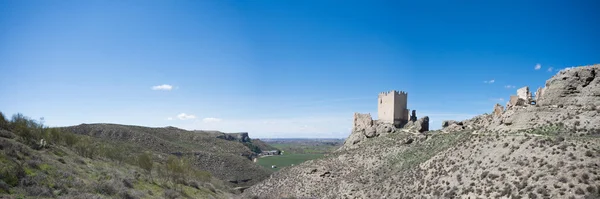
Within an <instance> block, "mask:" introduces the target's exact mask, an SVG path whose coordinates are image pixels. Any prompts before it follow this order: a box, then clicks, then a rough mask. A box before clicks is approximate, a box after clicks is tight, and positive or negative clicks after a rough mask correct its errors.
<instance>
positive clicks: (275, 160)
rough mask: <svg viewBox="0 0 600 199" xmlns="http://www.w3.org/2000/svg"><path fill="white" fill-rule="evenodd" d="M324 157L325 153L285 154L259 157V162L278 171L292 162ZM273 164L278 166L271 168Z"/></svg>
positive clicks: (296, 162)
mask: <svg viewBox="0 0 600 199" xmlns="http://www.w3.org/2000/svg"><path fill="white" fill-rule="evenodd" d="M320 157H323V154H284V155H275V156H267V157H262V158H258V164H259V165H261V166H263V167H265V168H267V169H270V170H272V171H278V170H279V169H281V168H284V167H289V166H291V165H292V164H294V165H298V164H300V163H302V162H305V161H308V160H313V159H317V158H320ZM271 165H276V166H277V168H271Z"/></svg>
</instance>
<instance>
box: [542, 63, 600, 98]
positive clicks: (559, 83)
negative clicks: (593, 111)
mask: <svg viewBox="0 0 600 199" xmlns="http://www.w3.org/2000/svg"><path fill="white" fill-rule="evenodd" d="M598 73H600V64H596V65H593V66H586V67H576V68H571V69H566V70H562V71H560V72H559V73H558V74H557V75H555V76H554V77H552V78H550V79H549V80H548V81H546V87H545V88H543V89H542V95H541V96H542V98H541V99H539V100H538V102H537V103H538V104H539V105H541V106H552V105H562V106H564V107H572V106H575V107H584V106H588V107H598V106H600V77H598V76H599V74H598Z"/></svg>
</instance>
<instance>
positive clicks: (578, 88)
mask: <svg viewBox="0 0 600 199" xmlns="http://www.w3.org/2000/svg"><path fill="white" fill-rule="evenodd" d="M598 73H600V65H593V66H585V67H577V68H573V69H570V70H566V71H561V72H559V74H557V75H556V76H554V77H552V78H551V79H550V80H548V81H547V82H546V87H545V88H543V89H541V90H542V92H540V93H541V94H539V96H540V98H539V100H538V102H537V104H538V105H528V104H526V103H519V104H518V105H514V106H510V107H508V108H507V109H504V108H502V109H499V108H495V109H490V110H497V111H496V112H495V113H494V114H486V115H482V116H478V117H475V118H473V119H470V120H465V121H461V122H447V124H450V125H447V126H446V127H445V128H444V129H442V130H438V131H429V132H424V133H419V132H418V131H416V130H413V129H396V128H394V127H389V126H377V128H372V127H370V128H372V129H377V130H376V131H375V130H374V131H371V132H368V133H369V134H366V131H364V129H361V128H357V126H356V125H357V124H356V123H355V128H354V129H353V132H352V134H351V135H350V136H349V139H347V141H346V143H345V145H344V147H342V148H341V149H340V150H338V151H336V152H335V153H333V154H330V155H328V156H326V157H323V158H321V159H317V160H312V161H308V162H305V163H303V164H300V165H297V166H294V167H289V168H285V169H282V170H281V171H280V172H277V173H274V174H273V175H272V176H271V177H270V178H268V179H267V180H265V181H263V182H260V183H258V184H256V185H254V186H252V187H250V188H249V189H247V190H246V191H245V192H244V193H243V194H244V195H243V196H242V198H250V197H258V198H285V197H297V198H600V130H599V129H600V128H597V126H598V124H600V89H598V88H599V86H600V77H598V76H597V75H596V74H598ZM364 117H366V116H365V115H361V114H358V115H355V121H359V123H361V122H362V123H363V124H358V127H361V125H367V126H371V125H374V123H373V121H369V120H368V119H364ZM368 117H369V118H370V116H368ZM380 129H381V130H380ZM380 132H381V133H380ZM366 135H368V136H366Z"/></svg>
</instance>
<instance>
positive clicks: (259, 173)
mask: <svg viewBox="0 0 600 199" xmlns="http://www.w3.org/2000/svg"><path fill="white" fill-rule="evenodd" d="M61 130H63V131H67V132H72V133H75V134H79V135H87V136H91V137H95V138H99V139H102V140H105V141H108V142H114V143H120V144H126V145H128V146H130V150H132V151H152V152H156V153H162V154H175V155H180V156H190V157H191V158H192V159H193V160H194V165H196V166H198V167H199V168H200V169H202V170H206V171H210V172H211V174H213V175H214V176H216V177H217V178H219V179H222V180H224V181H227V182H230V183H232V184H235V186H248V185H251V184H254V183H256V182H259V181H261V180H262V179H264V178H266V177H267V176H269V174H270V173H271V172H270V171H268V170H266V169H264V168H262V167H260V166H258V165H256V164H254V163H253V162H252V161H251V160H252V158H253V157H255V156H256V153H255V152H253V151H252V150H251V149H250V148H249V147H248V146H247V145H246V144H244V143H243V142H238V140H235V139H233V140H227V139H222V138H218V137H217V136H215V135H220V134H224V133H221V132H215V131H211V132H204V131H187V130H183V129H179V128H175V127H166V128H150V127H141V126H130V125H119V124H81V125H77V126H70V127H63V128H61ZM246 135H247V134H246ZM261 144H262V143H261Z"/></svg>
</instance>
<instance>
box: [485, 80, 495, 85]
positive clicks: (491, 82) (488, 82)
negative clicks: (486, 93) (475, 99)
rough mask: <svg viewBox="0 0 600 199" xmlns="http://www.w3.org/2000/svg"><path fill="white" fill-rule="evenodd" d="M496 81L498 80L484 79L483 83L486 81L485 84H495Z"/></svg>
mask: <svg viewBox="0 0 600 199" xmlns="http://www.w3.org/2000/svg"><path fill="white" fill-rule="evenodd" d="M494 82H496V80H493V79H492V80H486V81H483V83H485V84H493V83H494Z"/></svg>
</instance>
